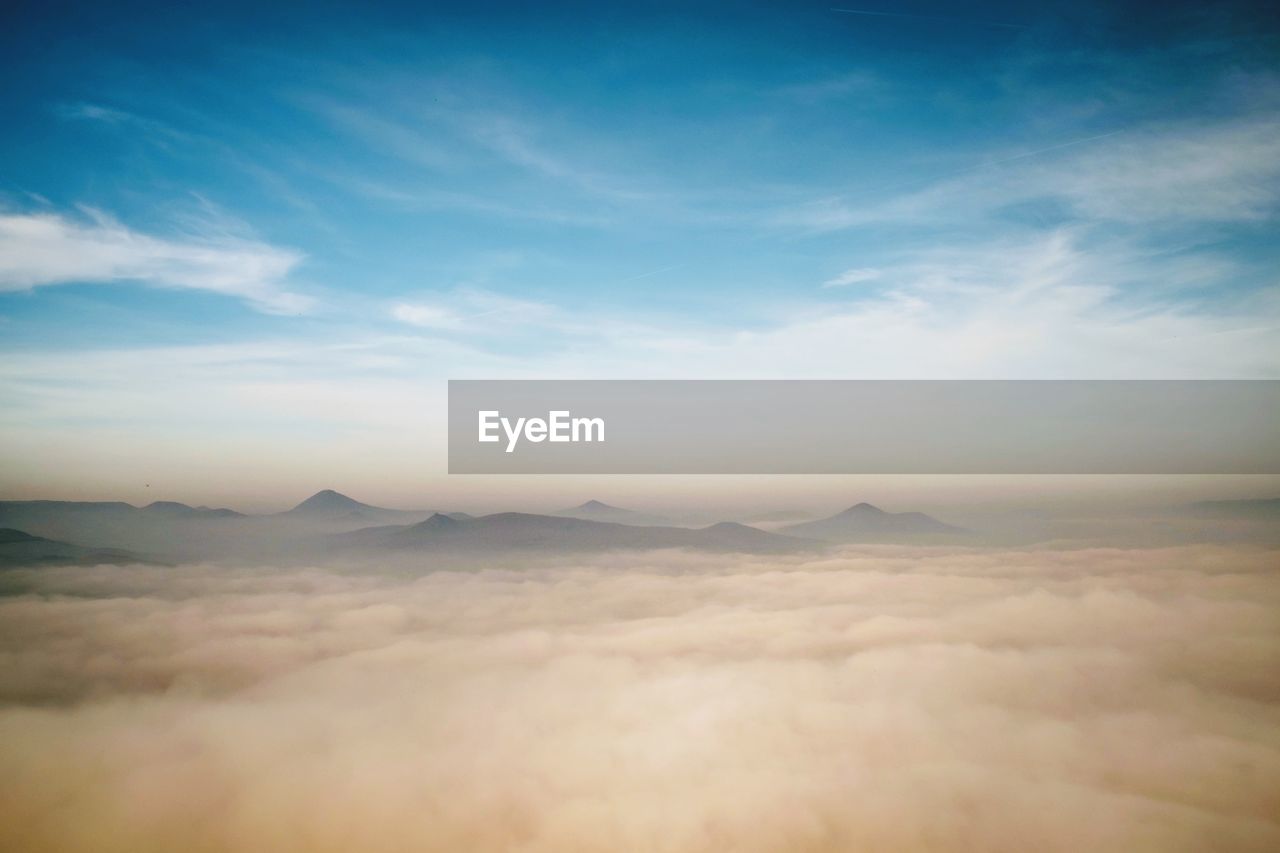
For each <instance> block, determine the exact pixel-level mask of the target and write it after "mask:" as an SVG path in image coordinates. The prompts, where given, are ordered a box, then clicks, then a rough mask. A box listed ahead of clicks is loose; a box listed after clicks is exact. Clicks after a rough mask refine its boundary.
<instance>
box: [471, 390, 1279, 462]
mask: <svg viewBox="0 0 1280 853" xmlns="http://www.w3.org/2000/svg"><path fill="white" fill-rule="evenodd" d="M1278 415H1280V381H1270V380H1241V381H1234V380H1221V381H1220V380H1209V381H1127V380H1126V381H1041V380H1034V381H862V380H813V381H809V380H796V381H792V380H761V381H756V380H750V381H732V380H618V381H613V380H608V381H602V380H510V381H508V380H451V381H450V382H449V471H450V473H454V474H1276V473H1280V428H1278V427H1280V423H1278V421H1277V416H1278Z"/></svg>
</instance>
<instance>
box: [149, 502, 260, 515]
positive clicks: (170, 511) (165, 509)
mask: <svg viewBox="0 0 1280 853" xmlns="http://www.w3.org/2000/svg"><path fill="white" fill-rule="evenodd" d="M141 512H149V513H152V514H155V515H165V516H169V517H170V518H245V517H246V516H245V514H244V513H242V512H236V511H235V510H233V509H213V508H212V507H207V506H187V505H186V504H184V503H178V502H177V501H155V502H154V503H149V504H147V505H146V506H144V507H143V508H142V509H141Z"/></svg>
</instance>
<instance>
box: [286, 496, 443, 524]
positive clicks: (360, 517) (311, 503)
mask: <svg viewBox="0 0 1280 853" xmlns="http://www.w3.org/2000/svg"><path fill="white" fill-rule="evenodd" d="M436 512H438V510H429V509H427V510H421V509H420V510H404V509H388V508H387V507H381V506H373V505H371V504H366V503H361V502H360V501H358V500H356V499H355V498H349V497H347V496H346V495H344V494H342V493H341V492H335V491H334V490H333V489H322V490H321V491H318V492H316V493H315V494H314V495H312V496H311V497H309V498H307V499H306V500H305V501H303V502H302V503H300V504H298V505H297V506H295V507H294V508H293V509H290V510H285V511H284V512H281V513H277V514H276V516H275V517H276V518H282V519H288V520H297V521H307V522H314V523H321V524H327V525H332V524H338V525H341V526H345V527H358V526H367V525H370V524H406V523H409V522H412V521H421V520H422V519H424V518H427V517H428V516H430V515H432V514H434V513H436ZM449 514H451V513H446V515H449Z"/></svg>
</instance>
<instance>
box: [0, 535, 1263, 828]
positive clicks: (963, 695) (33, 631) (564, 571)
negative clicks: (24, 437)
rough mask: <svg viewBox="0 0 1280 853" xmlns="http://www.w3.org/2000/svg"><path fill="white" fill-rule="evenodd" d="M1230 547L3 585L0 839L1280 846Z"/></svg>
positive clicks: (108, 575)
mask: <svg viewBox="0 0 1280 853" xmlns="http://www.w3.org/2000/svg"><path fill="white" fill-rule="evenodd" d="M1277 556H1278V553H1277V552H1276V551H1275V550H1271V549H1265V548H1259V547H1245V546H1226V545H1193V546H1186V545H1184V546H1177V547H1164V548H1154V547H1151V548H1140V549H1119V548H1079V549H1075V550H1056V551H1055V550H1036V549H1025V550H1019V549H989V548H977V547H974V548H959V547H914V546H892V545H884V546H866V545H864V546H857V547H843V548H836V549H834V550H832V551H827V552H822V553H807V552H806V553H798V554H788V555H781V556H778V555H773V556H744V555H722V554H714V555H713V554H692V553H688V552H680V551H660V552H648V553H639V552H636V553H613V554H609V555H597V556H571V555H563V556H555V555H547V554H542V555H540V556H539V559H538V560H536V561H532V560H528V561H526V560H522V559H520V558H518V557H507V558H505V559H504V560H502V561H501V562H497V561H495V560H492V559H484V558H481V557H477V558H475V559H474V560H473V561H472V562H471V563H470V565H469V566H468V567H467V570H465V571H436V572H430V571H424V570H425V569H427V568H429V567H430V564H429V563H428V562H427V560H428V558H427V557H425V556H424V557H423V558H422V560H423V563H422V564H421V565H419V566H417V567H415V568H414V570H410V571H402V570H392V569H390V568H377V567H373V568H368V567H365V568H361V569H360V570H359V571H356V570H349V571H335V570H329V569H319V568H297V567H280V566H272V565H261V566H254V567H246V568H234V567H227V566H213V565H209V564H185V565H179V566H99V567H45V568H40V569H13V570H9V571H6V572H4V573H0V585H2V587H3V591H4V593H5V595H4V596H3V597H2V598H0V656H3V660H4V666H3V667H2V668H0V847H2V848H4V849H9V850H30V851H36V850H63V851H81V850H83V851H89V850H94V851H121V853H124V851H128V853H139V852H140V851H172V850H188V851H261V850H276V851H348V850H353V849H358V850H363V851H403V850H439V851H459V850H523V851H573V850H606V849H607V850H661V851H715V850H744V851H781V850H787V851H826V850H850V849H855V850H856V849H873V850H957V851H959V850H984V851H989V850H996V851H1000V850H1005V851H1026V850H1033V849H1034V850H1050V851H1052V850H1061V851H1077V850H1115V851H1136V850H1139V851H1140V850H1161V851H1169V850H1200V849H1207V848H1212V849H1216V850H1259V851H1261V850H1274V849H1277V848H1280V821H1277V818H1276V815H1280V683H1278V682H1277V680H1276V673H1277V672H1280V616H1278V614H1280V576H1278V575H1277V572H1276V569H1277V566H1278V565H1280V561H1278V560H1277Z"/></svg>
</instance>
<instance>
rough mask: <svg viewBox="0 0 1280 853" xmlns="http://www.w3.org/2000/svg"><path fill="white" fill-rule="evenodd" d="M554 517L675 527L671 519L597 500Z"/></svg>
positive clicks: (566, 510)
mask: <svg viewBox="0 0 1280 853" xmlns="http://www.w3.org/2000/svg"><path fill="white" fill-rule="evenodd" d="M552 515H554V516H558V517H560V518H580V519H582V520H583V521H607V522H611V523H613V524H630V525H633V526H635V527H670V526H672V525H673V522H672V521H671V519H669V518H663V517H662V516H660V515H650V514H648V513H644V512H636V511H635V510H631V509H623V508H622V507H618V506H611V505H609V504H607V503H604V502H603V501H597V500H589V501H587V502H586V503H583V504H578V505H577V506H572V507H569V508H568V509H561V510H556V511H555V512H553V513H552Z"/></svg>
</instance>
